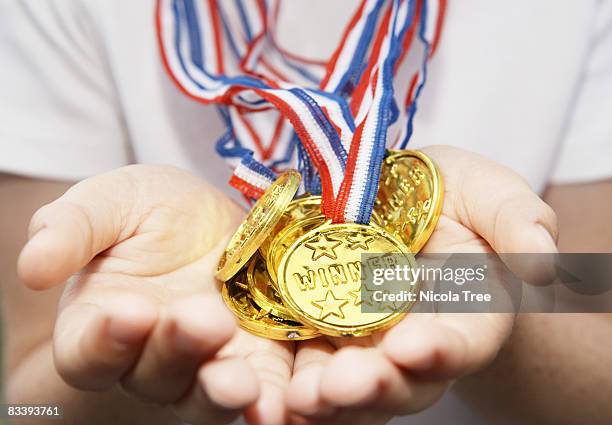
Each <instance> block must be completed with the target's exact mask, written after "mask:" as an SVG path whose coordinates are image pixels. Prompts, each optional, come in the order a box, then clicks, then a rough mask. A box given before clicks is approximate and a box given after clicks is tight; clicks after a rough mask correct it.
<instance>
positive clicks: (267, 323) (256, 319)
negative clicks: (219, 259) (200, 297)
mask: <svg viewBox="0 0 612 425" xmlns="http://www.w3.org/2000/svg"><path fill="white" fill-rule="evenodd" d="M245 282H246V280H245V276H244V273H241V274H240V275H238V276H236V277H235V278H234V279H232V280H231V281H229V282H225V283H224V284H223V288H222V290H221V295H222V297H223V300H224V301H225V304H226V305H227V306H228V308H229V309H230V310H231V311H232V313H234V315H235V316H236V317H237V318H238V324H239V326H240V327H241V328H243V329H244V330H246V331H248V332H250V333H252V334H254V335H257V336H261V337H263V338H268V339H276V340H280V341H292V340H304V339H310V338H316V337H318V336H320V334H319V332H318V331H317V330H316V329H313V328H310V327H307V326H304V325H303V324H301V323H298V322H295V321H291V320H284V319H281V318H278V317H276V316H274V315H272V314H270V313H269V312H268V311H266V310H263V309H260V308H258V307H257V306H256V305H255V304H254V303H253V302H252V301H251V299H250V297H249V292H248V290H247V289H246V287H247V286H246V283H245Z"/></svg>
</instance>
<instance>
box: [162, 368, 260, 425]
mask: <svg viewBox="0 0 612 425" xmlns="http://www.w3.org/2000/svg"><path fill="white" fill-rule="evenodd" d="M259 392H260V390H259V385H258V381H257V376H256V375H255V372H254V371H253V369H252V368H251V367H250V365H249V364H248V363H247V362H246V361H245V360H244V359H239V358H232V357H229V358H224V359H218V360H213V361H210V362H208V363H207V364H205V365H204V366H202V367H201V368H200V370H199V372H198V374H197V380H196V382H195V385H194V386H193V388H192V389H191V391H190V392H189V394H188V395H187V396H186V397H184V398H183V399H182V400H180V401H179V402H177V403H176V404H175V405H174V409H175V410H176V412H177V413H178V414H179V415H180V417H181V418H182V419H183V420H184V421H186V422H188V423H190V424H193V425H200V424H202V425H209V424H227V423H230V422H232V421H233V420H234V419H236V418H237V417H238V416H239V415H240V414H241V413H242V411H243V410H244V409H245V408H246V407H248V406H250V405H252V404H253V403H254V402H255V401H256V400H257V398H258V397H259Z"/></svg>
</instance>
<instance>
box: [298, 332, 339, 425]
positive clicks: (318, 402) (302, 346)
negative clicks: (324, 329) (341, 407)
mask: <svg viewBox="0 0 612 425" xmlns="http://www.w3.org/2000/svg"><path fill="white" fill-rule="evenodd" d="M334 351H335V349H334V347H333V346H332V345H331V344H330V343H329V342H328V341H327V340H326V339H325V338H317V339H314V340H309V341H303V342H300V343H298V347H297V351H296V355H295V360H294V364H293V376H292V378H291V382H290V384H289V388H288V390H287V406H288V408H289V410H290V411H291V412H293V413H296V414H299V415H304V416H309V417H328V416H331V415H332V414H333V413H334V412H335V410H336V409H335V408H334V407H332V406H331V405H329V404H328V403H326V402H325V401H324V400H323V399H322V398H321V378H322V376H323V369H325V366H326V365H327V362H329V360H330V359H331V357H332V354H333V353H334ZM295 420H296V421H297V420H298V419H295Z"/></svg>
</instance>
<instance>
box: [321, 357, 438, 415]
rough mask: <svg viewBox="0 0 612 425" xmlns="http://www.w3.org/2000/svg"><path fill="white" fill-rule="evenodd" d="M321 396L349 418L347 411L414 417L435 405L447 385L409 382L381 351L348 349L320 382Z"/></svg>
mask: <svg viewBox="0 0 612 425" xmlns="http://www.w3.org/2000/svg"><path fill="white" fill-rule="evenodd" d="M320 385H321V396H322V398H323V400H324V401H325V402H327V403H328V404H329V405H332V406H335V407H337V408H338V409H339V410H341V411H342V412H341V413H339V415H342V416H346V415H347V413H346V411H347V410H355V411H357V412H359V411H361V410H374V411H378V412H379V416H380V415H383V414H387V415H390V416H392V415H396V414H408V413H414V412H417V411H420V410H422V409H424V408H425V407H427V406H429V405H430V404H432V403H433V402H434V401H436V400H437V399H438V398H439V397H440V396H441V395H442V393H443V391H444V388H445V386H446V383H439V382H427V381H416V380H414V379H410V377H409V375H407V374H405V373H404V372H403V371H402V370H401V369H400V368H398V367H397V366H396V365H394V364H393V363H392V362H391V361H390V360H389V359H388V358H387V357H386V356H385V355H384V354H383V353H382V352H381V351H380V350H379V349H377V348H362V347H347V348H343V349H341V350H339V351H338V352H337V353H336V354H334V355H333V357H332V358H331V360H330V361H329V363H328V364H327V366H326V367H325V369H324V371H323V375H322V379H321V384H320Z"/></svg>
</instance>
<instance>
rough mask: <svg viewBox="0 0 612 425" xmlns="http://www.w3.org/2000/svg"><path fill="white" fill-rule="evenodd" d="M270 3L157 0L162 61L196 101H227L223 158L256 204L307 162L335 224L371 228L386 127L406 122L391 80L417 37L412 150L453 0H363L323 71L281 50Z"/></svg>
mask: <svg viewBox="0 0 612 425" xmlns="http://www.w3.org/2000/svg"><path fill="white" fill-rule="evenodd" d="M267 3H268V6H269V7H266V2H264V0H235V1H234V2H221V1H218V0H198V1H196V0H158V5H157V30H158V39H159V44H160V48H161V52H162V58H163V63H164V65H165V67H166V69H167V71H168V73H169V75H170V76H171V77H172V79H173V80H174V82H175V83H176V84H177V86H178V87H179V88H180V89H181V90H182V91H183V93H185V94H186V95H187V96H189V97H190V98H192V99H195V100H197V101H199V102H203V103H206V104H211V103H212V104H217V105H220V108H219V109H220V113H221V115H222V117H223V119H224V121H225V123H226V126H227V132H226V133H225V134H224V135H223V136H222V137H221V138H220V140H219V141H218V143H217V151H218V152H219V154H220V155H221V156H223V157H224V158H226V159H227V160H228V162H229V163H230V165H231V166H232V167H234V174H233V176H232V178H231V180H230V184H231V185H233V186H234V187H236V188H238V189H239V190H241V191H242V192H243V193H244V194H245V195H246V196H248V197H252V198H257V197H258V196H260V195H261V193H263V191H264V190H265V189H266V188H267V187H268V186H269V185H270V184H271V183H272V181H274V179H275V176H276V174H275V172H274V171H275V170H280V169H282V168H288V167H293V168H295V167H298V168H299V169H300V171H301V172H302V175H303V176H304V181H303V186H304V187H303V190H310V191H313V190H317V189H318V187H319V186H320V187H321V192H322V204H321V208H322V211H323V213H324V214H325V215H326V216H327V217H328V218H331V219H333V220H334V221H336V222H343V221H349V222H358V223H367V222H369V219H370V215H371V211H372V207H373V204H374V200H375V198H376V191H377V187H378V176H379V174H380V165H381V162H382V159H383V156H384V151H385V146H386V141H387V129H388V127H389V126H390V125H391V124H392V123H393V122H395V121H396V120H397V119H398V116H399V115H400V114H399V111H398V107H397V102H396V101H395V98H394V88H393V75H394V73H395V71H397V69H398V67H399V64H400V63H401V62H402V60H403V59H404V58H405V56H406V54H405V53H406V52H407V51H408V49H409V48H410V46H411V45H412V44H413V43H412V38H413V35H414V33H415V32H416V31H418V34H419V39H420V41H421V43H422V45H423V49H422V50H423V52H422V57H423V58H422V61H421V65H420V69H419V70H417V71H416V72H415V74H414V76H413V78H412V84H411V85H410V86H409V90H408V94H407V96H406V98H405V101H404V109H403V111H404V114H405V115H406V117H407V119H406V122H407V125H406V130H404V132H403V135H402V136H401V140H402V141H401V145H400V146H404V145H405V143H407V141H408V139H409V138H410V135H411V132H412V117H413V116H414V113H415V111H416V101H417V99H418V97H419V94H420V92H421V90H422V88H423V86H424V84H425V81H426V75H427V74H426V70H427V61H428V59H429V58H430V57H431V55H432V53H433V51H434V50H435V45H436V43H437V39H438V38H439V33H440V27H441V22H442V17H443V12H444V5H445V0H363V1H362V2H361V3H360V6H359V8H358V9H357V11H356V13H355V14H354V16H353V17H352V19H351V21H350V22H349V24H348V26H347V28H346V30H345V31H344V33H343V36H342V39H341V42H340V44H339V46H338V48H337V49H336V51H335V52H334V54H333V56H332V57H331V59H330V60H329V61H328V62H327V64H326V66H325V68H323V66H322V64H321V63H317V62H315V61H308V60H303V59H302V58H299V57H297V56H296V55H289V54H287V52H285V51H283V50H282V49H281V48H279V47H278V43H276V41H275V38H274V27H275V23H276V20H277V17H278V10H279V7H280V0H273V1H269V2H267ZM271 123H272V125H271ZM264 140H269V143H267V144H266V143H264Z"/></svg>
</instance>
